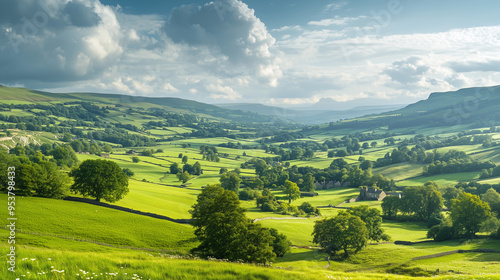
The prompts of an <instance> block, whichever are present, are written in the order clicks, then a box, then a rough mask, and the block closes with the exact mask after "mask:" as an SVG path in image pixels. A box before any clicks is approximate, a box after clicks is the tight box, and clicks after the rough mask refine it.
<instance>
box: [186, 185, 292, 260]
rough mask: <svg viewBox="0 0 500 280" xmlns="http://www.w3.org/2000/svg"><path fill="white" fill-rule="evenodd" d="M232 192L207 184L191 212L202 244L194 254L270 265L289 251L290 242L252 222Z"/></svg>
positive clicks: (284, 237) (282, 236)
mask: <svg viewBox="0 0 500 280" xmlns="http://www.w3.org/2000/svg"><path fill="white" fill-rule="evenodd" d="M245 212H246V209H245V208H243V207H241V206H240V201H239V200H238V197H237V196H236V194H235V193H234V192H233V191H230V190H225V189H224V188H222V187H221V186H220V185H218V184H217V185H208V186H207V187H205V188H204V189H203V190H202V192H201V193H200V194H199V195H198V199H197V202H196V204H194V205H193V209H192V210H190V213H191V216H192V218H193V223H192V224H193V226H194V227H195V235H196V237H197V238H198V240H199V241H200V242H201V244H200V245H199V246H198V247H196V248H194V249H193V250H192V252H193V253H194V254H197V255H199V256H201V257H205V258H209V257H212V258H217V259H227V260H231V261H236V260H240V261H243V262H252V263H269V262H271V261H273V260H274V258H275V257H277V256H278V257H282V256H283V255H284V254H285V253H287V252H288V251H289V248H290V242H289V241H288V240H287V238H286V236H285V235H283V234H280V233H279V232H278V231H277V230H275V229H267V228H264V227H262V226H261V225H260V224H258V223H252V222H251V220H250V219H248V218H246V216H245Z"/></svg>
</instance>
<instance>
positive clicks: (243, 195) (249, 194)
mask: <svg viewBox="0 0 500 280" xmlns="http://www.w3.org/2000/svg"><path fill="white" fill-rule="evenodd" d="M238 196H239V199H240V200H253V199H254V198H255V191H254V190H251V189H250V188H246V189H244V190H242V191H240V192H239V194H238Z"/></svg>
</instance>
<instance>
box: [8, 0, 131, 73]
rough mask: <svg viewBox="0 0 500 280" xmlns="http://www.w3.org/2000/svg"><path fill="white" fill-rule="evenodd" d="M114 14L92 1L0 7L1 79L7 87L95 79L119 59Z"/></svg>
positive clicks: (50, 0)
mask: <svg viewBox="0 0 500 280" xmlns="http://www.w3.org/2000/svg"><path fill="white" fill-rule="evenodd" d="M121 37H122V35H121V33H120V24H119V23H118V21H117V19H116V17H115V13H114V11H113V10H112V9H111V8H110V7H108V6H104V5H102V4H101V3H100V2H99V1H91V0H87V1H86V0H74V1H70V2H68V1H60V0H19V1H14V0H8V1H1V2H0V61H2V64H1V66H0V76H1V77H2V79H3V80H4V81H7V82H18V81H25V80H34V81H44V82H64V81H74V80H85V79H90V78H95V77H97V76H98V75H99V74H101V73H102V72H104V71H105V70H106V69H107V68H108V66H109V65H110V64H113V63H115V62H116V61H117V60H118V58H119V56H120V55H121V54H122V52H123V49H122V47H121V46H120V39H121Z"/></svg>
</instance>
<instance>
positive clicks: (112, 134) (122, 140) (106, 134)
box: [85, 128, 156, 147]
mask: <svg viewBox="0 0 500 280" xmlns="http://www.w3.org/2000/svg"><path fill="white" fill-rule="evenodd" d="M85 137H86V138H87V139H91V140H100V141H105V142H111V143H115V144H120V145H122V146H123V147H144V146H153V145H155V143H156V142H155V140H154V139H153V138H149V137H146V136H141V135H138V134H130V133H128V132H127V131H126V130H125V129H122V128H106V129H105V130H104V131H102V130H98V131H89V132H87V134H86V135H85Z"/></svg>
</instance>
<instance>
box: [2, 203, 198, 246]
mask: <svg viewBox="0 0 500 280" xmlns="http://www.w3.org/2000/svg"><path fill="white" fill-rule="evenodd" d="M0 198H1V199H2V200H5V201H6V200H7V198H6V195H5V194H0ZM5 211H7V208H5V209H2V212H1V215H2V216H3V217H5V216H6V215H7V213H6V212H5ZM16 215H17V216H18V217H19V220H18V221H17V224H16V226H17V228H18V229H22V230H24V231H31V232H37V233H44V234H53V235H62V236H67V237H74V238H79V239H86V240H91V241H96V242H102V243H106V244H111V245H116V246H132V247H139V248H155V249H164V250H170V251H178V252H187V250H188V249H190V248H192V247H193V245H194V244H196V241H195V240H194V234H193V229H192V227H191V226H189V225H182V224H176V223H173V222H169V221H165V220H160V219H155V218H150V217H146V216H141V215H137V214H131V213H127V212H123V211H119V210H114V209H109V208H104V207H100V206H94V205H90V204H86V203H80V202H70V201H62V200H54V199H45V198H36V197H24V198H23V197H18V198H17V200H16Z"/></svg>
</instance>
